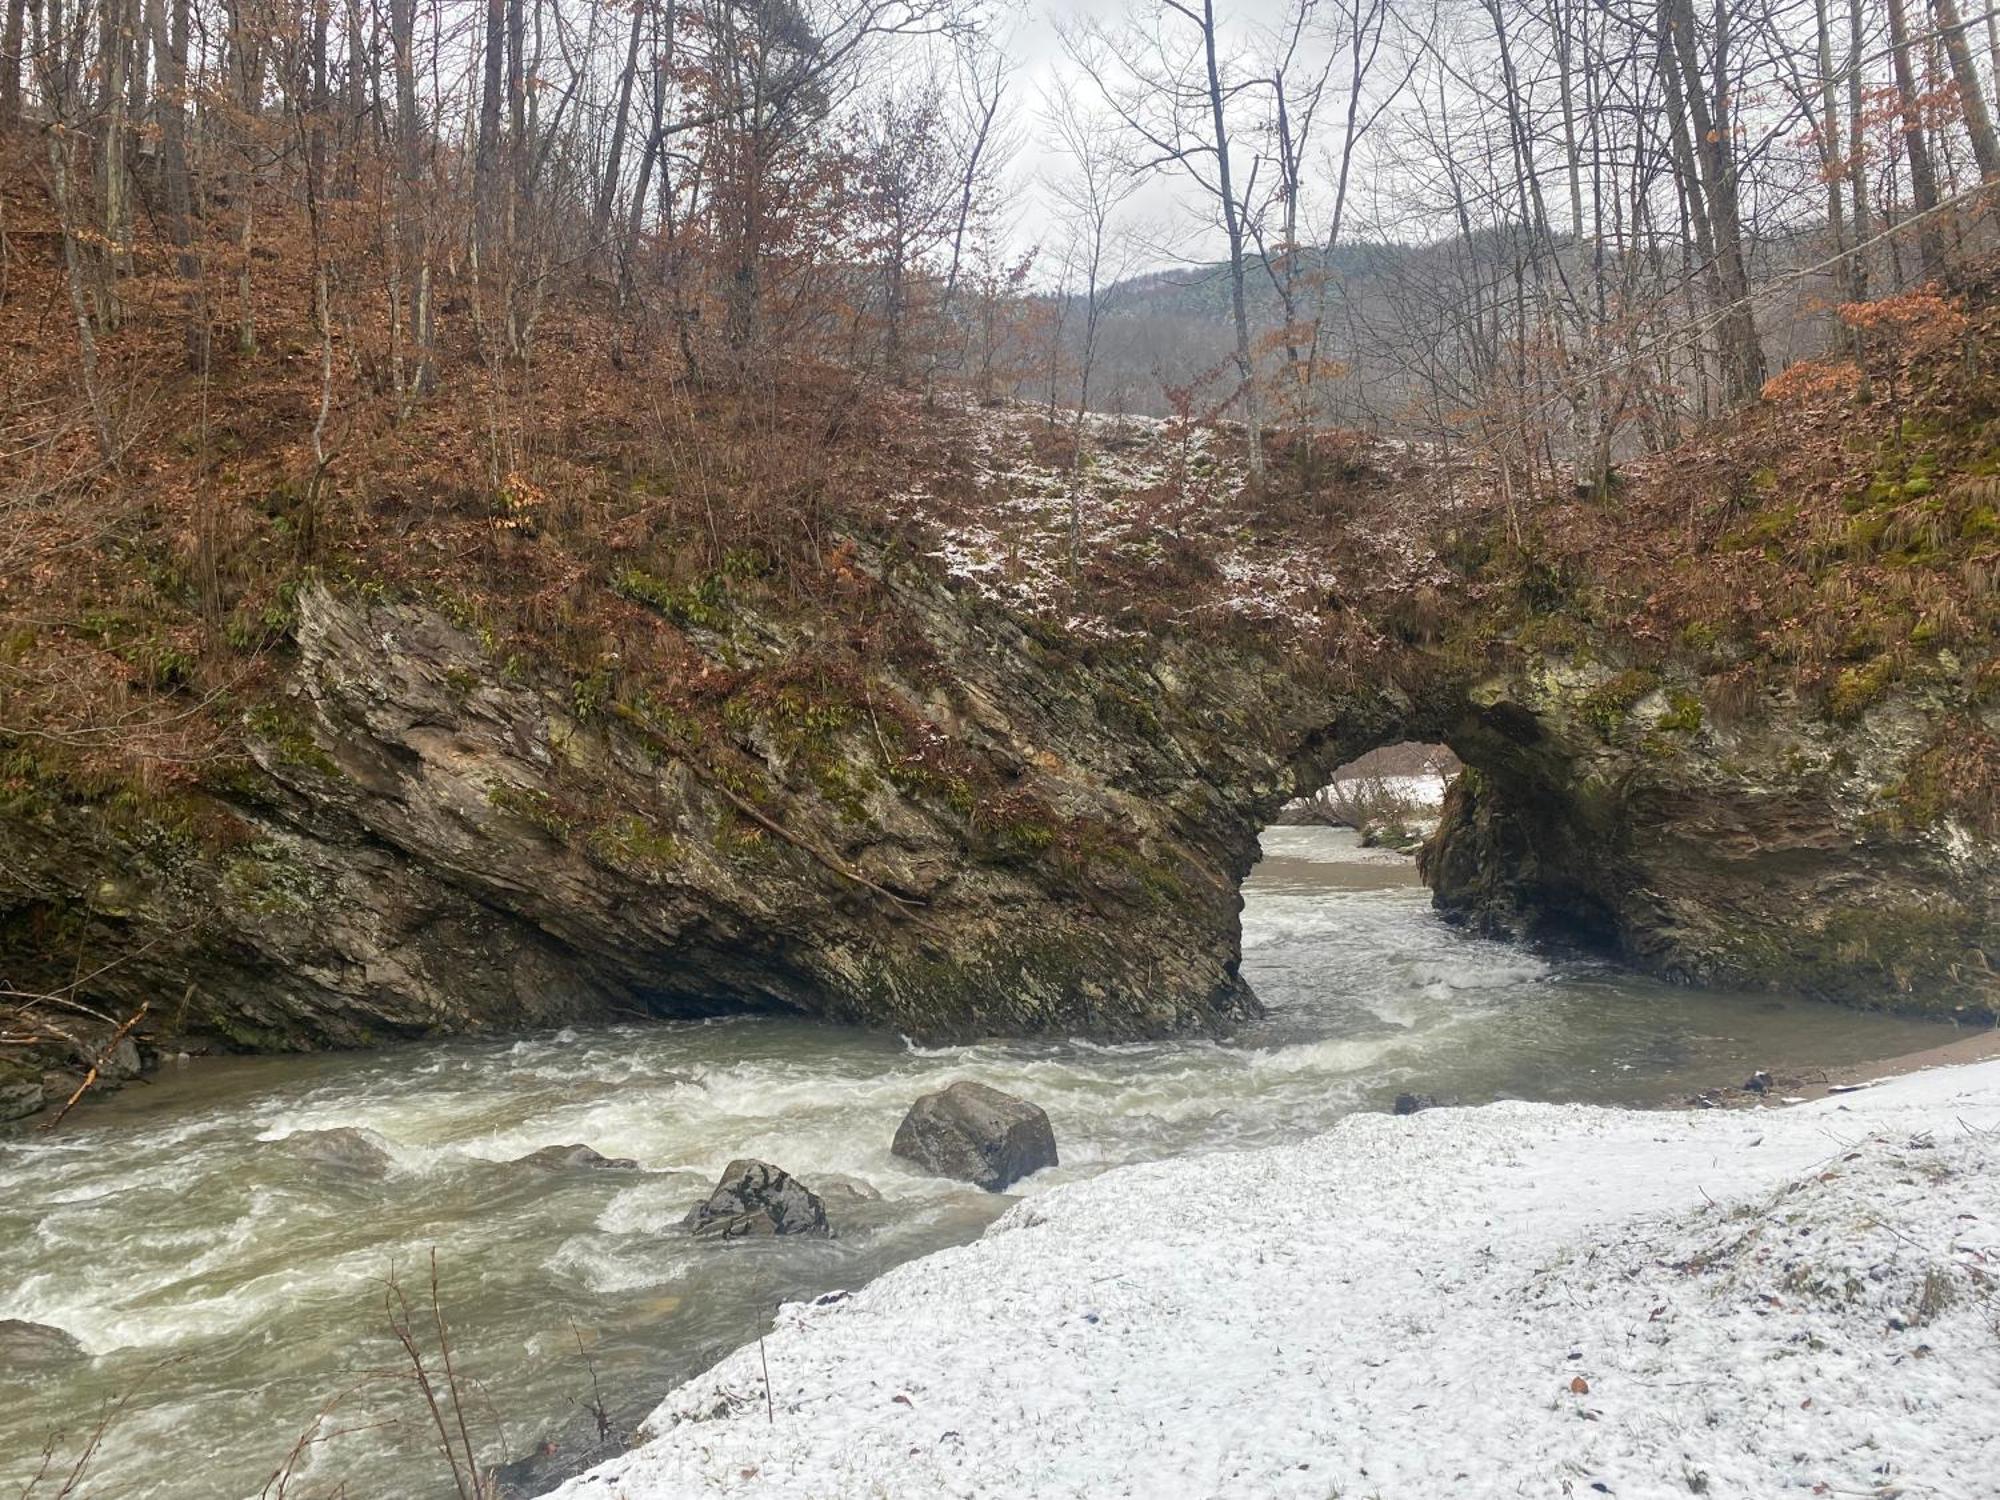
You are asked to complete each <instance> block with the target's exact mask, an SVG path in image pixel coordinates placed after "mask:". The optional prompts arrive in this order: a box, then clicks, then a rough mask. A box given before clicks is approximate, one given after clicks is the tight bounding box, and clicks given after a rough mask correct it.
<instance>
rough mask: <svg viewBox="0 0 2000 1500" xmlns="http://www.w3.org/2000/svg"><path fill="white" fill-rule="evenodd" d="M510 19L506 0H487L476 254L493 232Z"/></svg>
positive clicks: (475, 187) (476, 169) (476, 154)
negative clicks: (495, 178)
mask: <svg viewBox="0 0 2000 1500" xmlns="http://www.w3.org/2000/svg"><path fill="white" fill-rule="evenodd" d="M391 3H392V5H393V4H395V3H399V0H391ZM506 23H507V7H506V0H486V44H485V50H484V54H483V64H482V82H481V87H480V95H479V138H478V140H477V141H476V142H475V143H474V146H473V153H472V198H473V204H472V210H473V212H472V223H473V232H472V243H473V251H474V254H475V255H476V254H478V253H479V251H481V250H482V249H484V247H485V246H486V244H487V242H488V241H489V240H490V239H491V238H492V233H493V176H494V170H495V168H496V167H497V166H498V163H499V153H500V90H501V87H502V85H501V82H500V76H501V67H502V64H503V63H504V61H505V57H506V51H507V41H506V32H507V24H506Z"/></svg>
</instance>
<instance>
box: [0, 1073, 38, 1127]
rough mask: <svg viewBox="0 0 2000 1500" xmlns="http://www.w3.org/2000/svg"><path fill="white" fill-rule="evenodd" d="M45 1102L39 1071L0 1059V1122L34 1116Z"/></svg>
mask: <svg viewBox="0 0 2000 1500" xmlns="http://www.w3.org/2000/svg"><path fill="white" fill-rule="evenodd" d="M45 1100H46V1094H45V1093H44V1091H43V1088H42V1073H41V1069H39V1068H37V1067H36V1066H34V1064H32V1063H29V1062H19V1061H15V1060H14V1059H12V1058H6V1057H0V1122H4V1121H7V1120H19V1119H22V1118H23V1117H25V1116H27V1115H32V1114H34V1113H35V1112H36V1111H37V1110H39V1109H40V1108H41V1107H42V1105H43V1103H44V1102H45Z"/></svg>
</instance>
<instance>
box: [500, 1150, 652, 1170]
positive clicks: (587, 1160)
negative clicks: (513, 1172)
mask: <svg viewBox="0 0 2000 1500" xmlns="http://www.w3.org/2000/svg"><path fill="white" fill-rule="evenodd" d="M508 1165H510V1166H515V1167H540V1168H542V1169H543V1170H544V1171H549V1172H555V1171H561V1170H563V1169H564V1168H567V1167H636V1166H638V1165H639V1163H638V1162H637V1161H635V1160H634V1159H633V1158H631V1157H629V1156H606V1155H604V1154H603V1153H602V1152H599V1151H594V1150H592V1149H591V1148H590V1147H589V1146H581V1145H576V1146H544V1147H542V1148H541V1150H539V1151H530V1152H529V1153H528V1154H527V1155H526V1156H517V1157H515V1158H514V1160H513V1161H512V1162H510V1163H508Z"/></svg>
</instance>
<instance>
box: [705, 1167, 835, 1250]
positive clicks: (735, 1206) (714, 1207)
mask: <svg viewBox="0 0 2000 1500" xmlns="http://www.w3.org/2000/svg"><path fill="white" fill-rule="evenodd" d="M683 1222H684V1223H685V1224H686V1226H687V1228H688V1229H689V1230H691V1231H692V1232H693V1233H695V1234H697V1235H700V1236H702V1237H704V1238H707V1239H723V1240H737V1239H748V1238H750V1237H752V1236H758V1235H776V1234H809V1235H815V1236H817V1237H819V1238H821V1239H824V1238H827V1237H828V1236H830V1235H831V1234H832V1233H833V1230H832V1229H831V1227H829V1226H828V1224H827V1222H826V1205H825V1204H824V1203H822V1202H821V1201H820V1198H819V1195H818V1194H817V1193H815V1192H813V1190H812V1189H811V1188H809V1187H807V1186H806V1185H805V1184H804V1183H803V1182H800V1181H799V1180H798V1179H797V1178H796V1177H794V1176H792V1174H791V1173H789V1172H787V1171H785V1170H784V1169H783V1168H782V1167H774V1166H772V1165H771V1164H770V1163H769V1162H767V1161H750V1160H747V1159H745V1160H739V1161H733V1162H731V1163H730V1164H729V1166H728V1167H727V1169H725V1170H724V1172H723V1174H722V1180H721V1181H720V1182H718V1183H717V1184H716V1185H715V1191H714V1192H712V1193H710V1194H709V1195H708V1198H707V1201H705V1202H702V1203H698V1204H696V1205H695V1206H694V1207H693V1208H692V1209H690V1210H689V1211H688V1216H687V1218H686V1219H685V1220H684V1221H683Z"/></svg>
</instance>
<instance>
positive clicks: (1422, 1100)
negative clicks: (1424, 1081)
mask: <svg viewBox="0 0 2000 1500" xmlns="http://www.w3.org/2000/svg"><path fill="white" fill-rule="evenodd" d="M1437 1103H1438V1101H1437V1095H1435V1094H1398V1095H1397V1096H1396V1102H1395V1103H1394V1104H1393V1105H1391V1106H1390V1112H1391V1113H1392V1114H1399V1115H1415V1114H1421V1113H1423V1112H1424V1111H1425V1110H1427V1109H1436V1108H1437Z"/></svg>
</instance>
